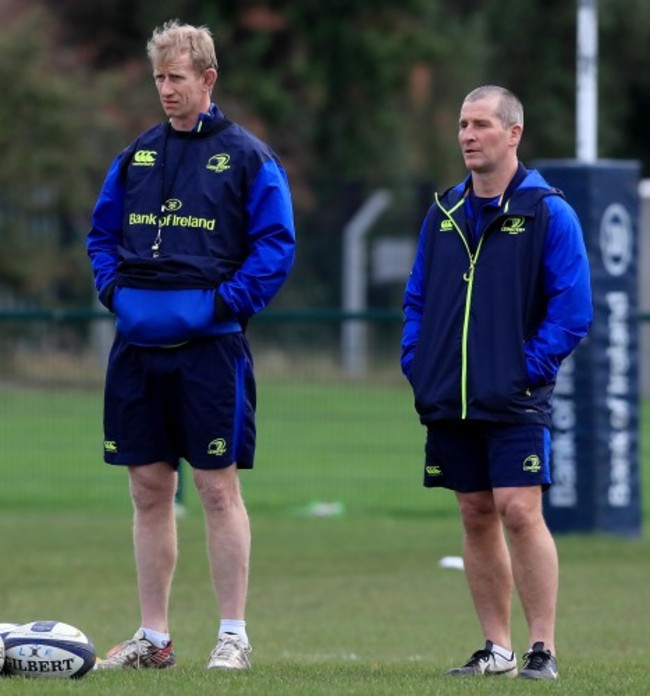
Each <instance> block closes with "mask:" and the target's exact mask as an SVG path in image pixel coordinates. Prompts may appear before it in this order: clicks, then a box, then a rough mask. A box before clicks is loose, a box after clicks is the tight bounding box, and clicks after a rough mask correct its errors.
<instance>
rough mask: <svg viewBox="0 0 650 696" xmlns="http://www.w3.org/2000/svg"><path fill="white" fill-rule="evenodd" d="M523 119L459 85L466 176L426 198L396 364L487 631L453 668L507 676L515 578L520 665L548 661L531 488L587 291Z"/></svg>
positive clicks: (509, 100) (554, 574)
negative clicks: (533, 162) (530, 162)
mask: <svg viewBox="0 0 650 696" xmlns="http://www.w3.org/2000/svg"><path fill="white" fill-rule="evenodd" d="M523 127H524V117H523V107H522V105H521V102H520V101H519V99H518V98H517V97H516V96H515V95H514V94H513V93H512V92H510V91H509V90H507V89H504V88H502V87H498V86H493V85H487V86H483V87H479V88H478V89H475V90H474V91H472V92H470V93H469V94H468V95H467V96H466V97H465V99H464V101H463V104H462V107H461V111H460V121H459V133H458V140H459V144H460V148H461V152H462V156H463V159H464V161H465V166H466V167H467V169H468V170H469V176H468V177H467V178H466V179H465V180H464V181H463V182H461V183H459V184H458V185H456V186H454V187H452V188H450V189H448V190H447V191H446V192H444V193H443V194H442V195H440V196H436V199H435V203H434V204H433V205H432V206H431V208H430V210H429V212H428V214H427V216H426V218H425V220H424V223H423V225H422V229H421V232H420V238H419V245H418V249H417V254H416V259H415V262H414V265H413V269H412V272H411V275H410V277H409V279H408V281H407V285H406V290H405V294H404V303H403V304H404V328H403V335H402V361H401V362H402V371H403V372H404V374H405V375H406V377H407V378H408V380H409V382H410V384H411V386H412V387H413V392H414V396H415V407H416V410H417V412H418V414H419V417H420V421H421V422H422V423H423V424H424V425H425V426H426V427H427V440H426V456H425V471H424V485H425V486H427V487H440V486H441V487H445V488H449V489H451V490H453V491H454V492H455V494H456V497H457V500H458V503H459V507H460V513H461V517H462V522H463V527H464V533H465V534H464V565H465V571H466V576H467V580H468V584H469V589H470V593H471V596H472V599H473V602H474V607H475V610H476V612H477V615H478V619H479V623H480V626H481V629H482V632H483V637H484V639H485V644H484V647H483V648H481V649H480V650H477V651H476V652H475V653H474V654H473V655H472V656H471V658H470V659H469V661H468V662H467V663H466V664H465V665H463V666H462V667H457V668H454V669H452V670H450V672H449V674H451V675H454V676H465V675H468V676H472V675H495V674H497V675H498V674H500V675H505V676H516V675H517V672H518V669H517V658H516V655H515V653H514V652H513V650H512V645H511V634H510V605H511V598H512V592H513V588H516V590H517V592H518V595H519V598H520V600H521V603H522V605H523V609H524V614H525V616H526V621H527V623H528V640H529V643H528V651H527V652H526V654H525V655H524V664H523V669H522V671H521V672H520V673H519V675H520V676H521V677H524V678H530V679H555V678H556V677H557V674H558V672H557V662H556V658H555V636H554V632H555V614H556V599H557V590H558V558H557V551H556V548H555V543H554V541H553V538H552V536H551V534H550V532H549V530H548V528H547V526H546V524H545V522H544V518H543V515H542V491H543V490H545V489H546V488H547V487H548V486H549V485H550V484H551V476H550V467H549V458H550V425H551V394H552V391H553V387H554V384H555V377H556V374H557V371H558V369H559V367H560V363H561V362H562V360H563V359H564V358H566V357H567V355H569V353H570V352H571V351H572V350H573V349H574V348H575V347H576V345H577V344H578V343H579V341H580V339H581V338H582V337H584V336H585V335H586V334H587V331H588V328H589V326H590V323H591V320H592V305H591V291H590V277H589V265H588V261H587V255H586V251H585V246H584V241H583V235H582V230H581V227H580V223H579V221H578V218H577V216H576V214H575V212H574V211H573V209H572V208H571V207H570V206H569V204H568V203H567V202H566V201H565V200H564V198H563V196H562V195H561V193H560V192H559V191H557V190H556V189H554V188H552V187H551V186H549V184H548V183H547V182H546V181H545V180H544V179H543V178H542V176H541V175H540V174H539V173H538V172H536V171H534V170H527V169H526V168H525V167H524V166H523V165H522V164H521V163H520V162H519V160H518V156H517V148H518V146H519V143H520V140H521V137H522V133H523ZM504 532H505V533H504Z"/></svg>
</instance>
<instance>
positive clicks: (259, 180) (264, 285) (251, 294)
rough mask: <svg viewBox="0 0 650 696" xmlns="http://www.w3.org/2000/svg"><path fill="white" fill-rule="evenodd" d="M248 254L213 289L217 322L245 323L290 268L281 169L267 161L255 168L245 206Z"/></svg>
mask: <svg viewBox="0 0 650 696" xmlns="http://www.w3.org/2000/svg"><path fill="white" fill-rule="evenodd" d="M246 212H247V214H248V221H249V222H248V230H247V235H248V243H249V246H250V253H249V255H248V256H247V258H246V259H245V261H244V262H243V264H242V265H241V267H240V268H239V269H238V270H237V271H236V272H235V273H234V274H233V276H232V277H231V278H229V279H228V280H227V281H225V282H224V283H222V284H221V285H220V286H219V288H218V291H217V293H218V296H217V298H216V313H217V317H218V318H219V319H227V318H231V317H237V318H239V319H247V318H249V317H251V316H253V315H254V314H256V313H257V312H259V311H261V310H262V309H264V308H265V307H266V305H267V304H268V303H269V302H270V301H271V300H272V299H273V297H274V296H275V294H276V293H277V292H278V290H279V289H280V287H281V286H282V284H283V283H284V281H285V279H286V277H287V276H288V274H289V271H290V270H291V267H292V266H293V261H294V257H295V243H296V233H295V229H294V221H293V207H292V203H291V192H290V190H289V182H288V181H287V176H286V173H285V171H284V169H283V168H282V167H281V165H280V164H279V163H278V162H277V161H276V160H274V159H272V158H271V159H268V160H267V161H266V162H264V164H262V166H261V167H260V169H259V171H258V173H257V175H256V176H255V179H254V181H253V184H252V186H251V188H250V193H249V196H248V201H247V203H246Z"/></svg>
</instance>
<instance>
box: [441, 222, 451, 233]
mask: <svg viewBox="0 0 650 696" xmlns="http://www.w3.org/2000/svg"><path fill="white" fill-rule="evenodd" d="M453 229H454V223H453V222H452V221H451V220H443V221H442V222H441V223H440V231H441V232H449V230H453Z"/></svg>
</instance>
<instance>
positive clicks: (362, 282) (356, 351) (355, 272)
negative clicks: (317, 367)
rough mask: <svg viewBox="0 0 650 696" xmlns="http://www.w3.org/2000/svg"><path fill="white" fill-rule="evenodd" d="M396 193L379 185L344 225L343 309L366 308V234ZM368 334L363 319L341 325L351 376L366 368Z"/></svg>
mask: <svg viewBox="0 0 650 696" xmlns="http://www.w3.org/2000/svg"><path fill="white" fill-rule="evenodd" d="M392 200H393V194H392V193H391V192H390V191H389V190H387V189H377V190H376V191H375V192H374V193H373V194H372V195H371V196H370V197H369V198H367V199H366V200H365V202H364V203H363V205H362V206H361V207H360V208H359V210H357V212H356V213H355V214H354V215H353V216H352V218H351V219H350V221H349V222H348V223H347V225H346V226H345V227H344V228H343V259H342V267H343V287H342V293H341V294H342V300H343V311H344V312H364V311H365V310H366V306H367V286H368V280H367V269H366V262H367V256H368V255H367V250H366V237H367V235H368V232H370V230H371V229H372V226H373V225H374V223H375V221H376V220H377V219H378V218H379V217H380V216H381V214H382V213H383V212H384V210H386V208H388V206H389V205H390V204H391V202H392ZM367 343H368V337H367V329H366V323H365V321H364V320H363V319H348V320H345V321H344V322H343V326H342V327H341V359H342V363H343V371H344V373H345V374H346V375H347V376H348V377H353V378H358V377H363V376H364V375H365V374H366V371H367V352H368V347H367Z"/></svg>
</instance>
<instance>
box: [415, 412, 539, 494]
mask: <svg viewBox="0 0 650 696" xmlns="http://www.w3.org/2000/svg"><path fill="white" fill-rule="evenodd" d="M425 451H426V457H425V465H424V485H425V486H426V487H427V488H436V487H443V488H450V489H451V490H453V491H458V492H459V493H474V492H477V491H488V490H492V489H493V488H504V487H509V486H514V487H518V486H542V488H543V489H544V490H546V489H547V488H548V487H549V486H550V484H551V470H550V452H551V434H550V431H549V429H548V428H547V427H545V426H543V425H536V424H529V423H497V422H491V421H477V420H453V421H449V420H441V421H433V422H432V423H428V424H427V443H426V448H425Z"/></svg>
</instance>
